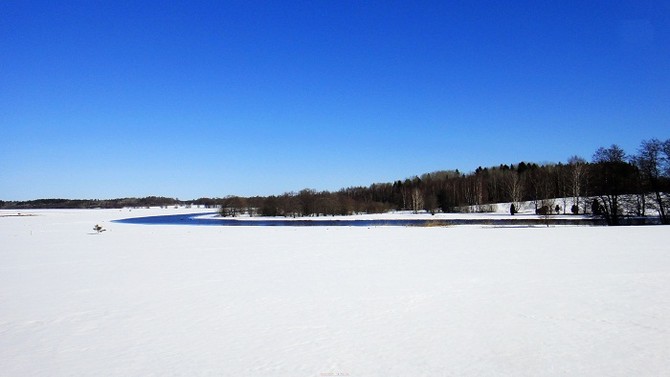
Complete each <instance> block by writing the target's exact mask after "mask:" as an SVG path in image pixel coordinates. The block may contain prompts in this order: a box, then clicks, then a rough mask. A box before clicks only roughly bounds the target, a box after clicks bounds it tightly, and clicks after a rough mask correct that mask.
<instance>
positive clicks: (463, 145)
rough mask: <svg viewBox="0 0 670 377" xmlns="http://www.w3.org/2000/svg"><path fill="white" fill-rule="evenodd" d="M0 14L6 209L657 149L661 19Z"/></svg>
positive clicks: (646, 10) (391, 12)
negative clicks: (643, 145) (27, 203)
mask: <svg viewBox="0 0 670 377" xmlns="http://www.w3.org/2000/svg"><path fill="white" fill-rule="evenodd" d="M505 3H506V2H492V1H482V2H479V1H435V2H425V1H424V2H415V1H316V2H314V1H309V2H287V1H277V2H270V1H233V2H225V1H212V2H201V1H184V2H182V3H177V2H174V1H156V2H142V1H108V2H107V1H93V0H92V1H51V2H33V1H27V0H0V130H1V131H2V134H1V135H0V199H3V200H23V199H35V198H46V197H64V198H115V197H126V196H147V195H164V196H170V197H178V198H180V199H192V198H198V197H202V196H208V197H220V196H225V195H229V194H234V195H257V194H258V195H268V194H281V193H283V192H286V191H294V190H300V189H302V188H305V187H309V188H314V189H317V190H326V189H327V190H337V189H339V188H342V187H347V186H353V185H368V184H370V183H374V182H386V181H393V180H396V179H404V178H406V177H410V176H413V175H416V174H422V173H426V172H430V171H434V170H443V169H460V170H461V171H466V172H467V171H471V170H474V169H475V168H476V167H477V166H479V165H481V166H490V165H497V164H500V163H517V162H519V161H522V160H523V161H533V162H559V161H562V162H565V161H567V159H568V157H569V156H571V155H580V156H582V157H584V158H586V159H590V157H591V155H592V154H593V152H594V151H595V150H596V149H597V148H598V147H600V146H609V145H610V144H613V143H616V144H619V145H620V146H622V147H623V148H624V149H625V150H626V152H628V153H634V152H635V151H636V149H637V147H638V145H639V143H640V141H641V140H643V139H649V138H653V137H656V138H659V139H667V138H670V1H667V0H662V1H661V0H651V1H644V0H634V1H630V0H625V1H588V0H587V1H513V2H509V3H512V4H505Z"/></svg>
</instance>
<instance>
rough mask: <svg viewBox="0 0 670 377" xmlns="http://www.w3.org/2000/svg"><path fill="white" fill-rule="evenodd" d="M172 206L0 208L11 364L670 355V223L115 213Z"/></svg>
mask: <svg viewBox="0 0 670 377" xmlns="http://www.w3.org/2000/svg"><path fill="white" fill-rule="evenodd" d="M177 211H182V212H184V213H186V212H189V213H190V212H195V211H196V210H193V209H189V210H186V209H180V210H176V209H169V210H168V209H165V210H162V209H143V210H132V211H129V210H127V209H125V210H62V211H58V210H44V211H30V212H24V213H22V216H18V213H17V212H16V211H1V212H0V375H1V376H92V375H103V376H166V375H170V376H291V377H293V376H661V375H667V373H668V371H670V246H668V235H670V228H669V227H663V226H650V227H616V228H614V227H572V226H563V227H549V228H547V227H524V228H517V227H508V228H496V227H482V226H455V227H407V228H403V227H372V228H365V227H363V228H359V227H324V228H319V227H317V228H314V227H302V228H300V227H267V228H263V227H196V226H178V225H162V226H158V225H156V226H140V225H129V224H118V223H111V222H110V221H111V220H113V219H120V218H126V217H131V216H147V215H155V214H161V213H166V214H171V213H176V212H177ZM29 214H31V215H33V216H28V215H29ZM95 224H100V225H101V226H102V227H104V228H105V229H107V231H106V232H104V233H101V234H97V233H96V232H95V231H94V230H93V226H94V225H95Z"/></svg>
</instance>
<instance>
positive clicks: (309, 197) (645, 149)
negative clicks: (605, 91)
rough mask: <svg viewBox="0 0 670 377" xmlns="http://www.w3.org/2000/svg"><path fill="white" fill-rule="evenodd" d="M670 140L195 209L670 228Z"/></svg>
mask: <svg viewBox="0 0 670 377" xmlns="http://www.w3.org/2000/svg"><path fill="white" fill-rule="evenodd" d="M668 193H670V139H668V140H665V141H660V140H658V139H651V140H645V141H643V142H642V143H641V144H640V147H639V149H638V150H637V152H636V153H635V154H632V155H627V154H626V153H625V152H624V151H623V149H622V148H620V147H619V146H617V145H612V146H610V147H601V148H598V149H597V150H596V151H595V153H594V154H593V156H592V158H591V160H590V161H587V160H586V159H584V158H581V157H579V156H572V157H570V158H569V159H568V160H567V162H566V163H562V162H559V163H547V164H537V163H532V162H519V163H518V164H510V165H507V164H501V165H499V166H493V167H484V168H482V167H478V168H477V169H476V170H475V171H474V172H470V173H462V172H460V171H458V170H446V171H437V172H432V173H427V174H423V175H420V176H415V177H412V178H407V179H404V180H398V181H395V182H388V183H375V184H372V185H370V186H367V187H363V186H360V187H348V188H343V189H341V190H339V191H336V192H330V191H316V190H312V189H303V190H301V191H298V192H287V193H284V194H282V195H271V196H267V197H258V196H256V197H239V196H229V197H226V198H223V199H199V200H196V201H195V203H201V204H209V205H217V206H220V208H221V209H220V212H221V214H222V215H223V216H237V215H239V214H242V213H246V214H248V215H250V216H285V217H298V216H328V215H350V214H354V213H380V212H386V211H389V210H411V211H414V212H419V211H428V212H430V213H433V214H434V213H436V212H444V213H447V212H463V211H471V210H475V211H480V212H488V211H490V210H491V209H492V206H491V204H494V203H512V205H513V206H514V208H516V209H519V208H520V207H521V206H522V205H521V203H522V202H530V203H531V205H532V206H533V207H534V208H532V209H534V210H535V212H536V213H538V214H547V213H549V214H551V213H563V214H593V215H598V216H602V217H603V218H605V220H606V221H607V223H608V224H611V225H618V224H620V223H621V219H622V218H623V217H625V216H645V215H647V213H649V212H650V211H651V210H654V211H656V212H657V213H658V215H659V219H660V222H661V223H663V224H668V215H667V209H668V205H669V204H670V203H669V202H670V197H669V196H668ZM556 198H559V199H556Z"/></svg>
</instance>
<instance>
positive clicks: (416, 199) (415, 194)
mask: <svg viewBox="0 0 670 377" xmlns="http://www.w3.org/2000/svg"><path fill="white" fill-rule="evenodd" d="M422 208H423V193H422V192H421V190H420V189H419V188H418V187H415V188H414V189H413V190H412V211H413V212H414V213H418V212H419V210H420V209H422Z"/></svg>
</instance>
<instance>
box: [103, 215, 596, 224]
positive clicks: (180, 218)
mask: <svg viewBox="0 0 670 377" xmlns="http://www.w3.org/2000/svg"><path fill="white" fill-rule="evenodd" d="M211 214H213V213H209V214H207V213H192V214H179V215H159V216H146V217H133V218H129V219H122V220H114V221H113V222H116V223H122V224H141V225H205V226H364V227H370V226H448V225H494V226H495V225H498V226H534V225H547V224H549V225H587V226H589V225H605V223H604V222H603V220H601V219H596V218H575V219H566V218H555V219H554V218H549V219H537V218H535V219H533V218H504V219H472V218H470V219H434V220H431V219H428V220H427V219H392V220H381V219H375V220H360V219H359V220H353V219H352V220H335V219H328V218H326V217H323V218H315V219H313V220H312V219H307V220H303V219H300V220H288V219H287V220H282V219H277V218H272V219H267V220H266V219H261V218H256V219H255V220H245V219H231V218H222V217H201V216H204V215H211Z"/></svg>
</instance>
